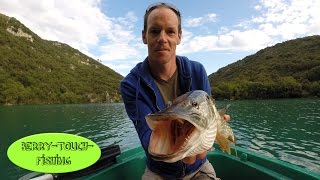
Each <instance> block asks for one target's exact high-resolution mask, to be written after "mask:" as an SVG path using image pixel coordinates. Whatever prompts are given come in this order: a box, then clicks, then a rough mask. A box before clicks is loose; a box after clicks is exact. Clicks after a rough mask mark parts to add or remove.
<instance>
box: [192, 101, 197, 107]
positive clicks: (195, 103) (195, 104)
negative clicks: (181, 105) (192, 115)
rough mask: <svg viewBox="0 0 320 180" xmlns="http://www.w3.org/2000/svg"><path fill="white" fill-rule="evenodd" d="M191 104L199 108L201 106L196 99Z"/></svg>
mask: <svg viewBox="0 0 320 180" xmlns="http://www.w3.org/2000/svg"><path fill="white" fill-rule="evenodd" d="M191 105H192V107H197V108H199V104H198V103H197V102H195V101H192V102H191Z"/></svg>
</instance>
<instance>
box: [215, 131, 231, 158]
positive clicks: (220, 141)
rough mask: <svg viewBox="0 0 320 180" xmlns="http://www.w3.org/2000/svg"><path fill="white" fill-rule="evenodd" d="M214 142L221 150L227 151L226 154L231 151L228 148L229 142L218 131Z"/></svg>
mask: <svg viewBox="0 0 320 180" xmlns="http://www.w3.org/2000/svg"><path fill="white" fill-rule="evenodd" d="M216 142H217V143H218V145H219V148H220V149H221V151H223V152H227V153H228V154H230V153H231V150H230V143H231V142H230V141H229V140H228V139H227V138H225V137H223V136H222V135H221V134H220V133H219V132H217V135H216Z"/></svg>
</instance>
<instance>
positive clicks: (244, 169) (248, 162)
mask: <svg viewBox="0 0 320 180" xmlns="http://www.w3.org/2000/svg"><path fill="white" fill-rule="evenodd" d="M213 149H215V150H213V151H210V152H208V154H207V158H208V160H209V161H210V162H211V163H212V164H213V166H214V168H215V171H216V174H217V177H219V178H221V179H222V180H229V179H259V180H264V179H302V180H316V179H318V180H320V173H317V172H313V171H310V170H307V169H305V168H302V167H300V166H297V165H294V164H291V163H288V162H284V161H281V160H278V159H274V158H270V157H267V156H264V155H260V154H257V153H255V152H252V151H250V150H247V149H244V148H241V147H237V151H235V149H233V148H232V150H231V154H227V153H225V152H222V151H220V150H219V148H218V147H217V146H216V144H215V145H214V148H213ZM101 154H102V155H101V158H100V159H99V160H98V161H97V162H96V163H95V164H93V165H92V166H90V167H88V168H85V169H83V170H79V171H76V172H70V173H64V174H44V175H40V174H39V173H33V175H34V176H37V177H31V176H32V173H31V174H28V175H26V176H23V177H22V178H20V180H25V179H32V178H34V179H37V180H48V179H86V180H99V179H104V180H105V179H108V180H113V179H114V180H118V179H121V180H127V179H130V180H135V179H141V176H142V174H143V172H144V170H145V160H146V157H145V153H144V150H143V148H142V147H141V146H139V147H136V148H132V149H129V150H126V151H124V152H121V151H120V147H119V145H113V146H109V147H106V148H103V149H102V151H101Z"/></svg>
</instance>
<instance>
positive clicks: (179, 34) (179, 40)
mask: <svg viewBox="0 0 320 180" xmlns="http://www.w3.org/2000/svg"><path fill="white" fill-rule="evenodd" d="M178 38H179V39H178V43H177V45H179V44H180V42H181V38H182V31H180V32H179V33H178Z"/></svg>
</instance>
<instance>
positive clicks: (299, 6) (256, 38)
mask: <svg viewBox="0 0 320 180" xmlns="http://www.w3.org/2000/svg"><path fill="white" fill-rule="evenodd" d="M254 9H255V10H256V11H257V12H258V15H257V16H254V17H252V18H250V19H247V20H244V21H241V22H239V23H238V24H235V25H233V26H229V27H221V28H220V30H219V32H218V33H217V34H208V35H194V34H193V33H188V36H187V40H186V39H183V41H182V44H181V45H180V46H179V47H178V52H179V53H195V52H205V51H221V50H228V51H254V50H259V49H262V48H265V47H267V46H271V45H273V44H275V43H278V42H282V41H285V40H289V39H294V38H298V37H304V36H309V35H316V34H320V13H318V10H319V9H320V1H318V0H310V1H300V0H292V1H281V0H262V1H260V2H259V3H258V4H257V5H256V6H254ZM202 22H203V19H202V18H195V19H189V20H188V23H189V24H188V25H189V26H186V27H194V26H197V25H200V24H201V23H202ZM186 29H187V28H186Z"/></svg>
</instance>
